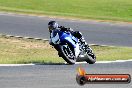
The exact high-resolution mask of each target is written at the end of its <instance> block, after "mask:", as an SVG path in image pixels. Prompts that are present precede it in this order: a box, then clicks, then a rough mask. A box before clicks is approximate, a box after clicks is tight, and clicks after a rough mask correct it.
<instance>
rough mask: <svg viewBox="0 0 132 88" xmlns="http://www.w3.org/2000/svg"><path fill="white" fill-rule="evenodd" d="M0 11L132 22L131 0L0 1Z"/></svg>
mask: <svg viewBox="0 0 132 88" xmlns="http://www.w3.org/2000/svg"><path fill="white" fill-rule="evenodd" d="M0 10H1V11H11V12H23V13H35V14H45V15H56V16H68V17H76V18H84V19H99V20H114V21H132V0H0Z"/></svg>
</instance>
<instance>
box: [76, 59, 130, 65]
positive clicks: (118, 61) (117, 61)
mask: <svg viewBox="0 0 132 88" xmlns="http://www.w3.org/2000/svg"><path fill="white" fill-rule="evenodd" d="M128 61H132V59H130V60H116V61H97V62H96V63H102V64H103V63H120V62H128ZM84 63H86V62H76V64H84Z"/></svg>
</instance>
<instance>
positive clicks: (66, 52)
mask: <svg viewBox="0 0 132 88" xmlns="http://www.w3.org/2000/svg"><path fill="white" fill-rule="evenodd" d="M60 49H61V50H60V51H61V57H62V58H63V59H64V60H65V61H66V62H67V63H68V64H75V62H76V59H75V55H74V51H73V49H72V47H70V46H69V45H68V44H66V45H62V46H60Z"/></svg>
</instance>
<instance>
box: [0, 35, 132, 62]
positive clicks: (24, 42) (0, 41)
mask: <svg viewBox="0 0 132 88" xmlns="http://www.w3.org/2000/svg"><path fill="white" fill-rule="evenodd" d="M91 47H92V48H93V50H94V52H95V54H96V56H97V60H98V61H100V60H110V61H111V60H126V59H132V55H131V53H132V48H131V47H101V46H91ZM63 62H64V60H63V59H62V58H60V57H58V55H57V51H56V50H55V49H53V48H52V47H51V46H50V45H49V44H48V42H47V41H40V40H32V39H21V38H14V37H6V36H0V64H22V63H24V64H26V63H43V64H44V63H63Z"/></svg>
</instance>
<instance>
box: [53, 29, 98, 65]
mask: <svg viewBox="0 0 132 88" xmlns="http://www.w3.org/2000/svg"><path fill="white" fill-rule="evenodd" d="M50 41H51V42H52V43H53V44H54V45H57V46H58V47H57V48H58V49H57V50H58V55H59V57H62V58H63V59H64V60H65V61H66V62H67V63H68V64H75V62H81V61H86V62H87V63H89V64H94V63H95V62H96V56H95V54H94V53H93V50H92V49H91V48H90V47H89V46H85V45H84V44H83V43H82V42H81V41H80V40H79V39H78V38H76V37H74V36H73V35H72V34H71V33H70V32H65V31H60V30H52V32H51V39H50Z"/></svg>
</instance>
